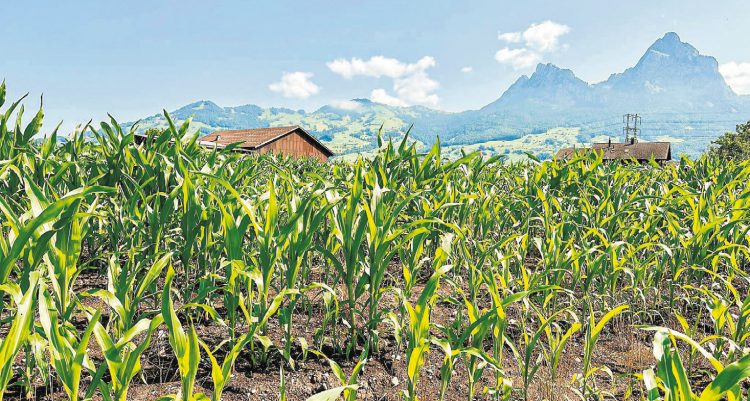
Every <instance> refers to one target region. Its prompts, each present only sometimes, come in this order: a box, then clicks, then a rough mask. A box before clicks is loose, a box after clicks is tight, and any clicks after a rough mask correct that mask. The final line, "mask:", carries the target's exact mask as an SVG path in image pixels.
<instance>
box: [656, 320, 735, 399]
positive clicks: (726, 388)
mask: <svg viewBox="0 0 750 401" xmlns="http://www.w3.org/2000/svg"><path fill="white" fill-rule="evenodd" d="M655 330H657V331H656V333H655V335H654V356H655V357H656V359H657V360H658V363H657V370H656V373H654V371H653V369H647V370H645V371H644V372H643V380H644V383H645V386H646V390H647V392H648V400H649V401H657V400H663V401H719V400H721V399H723V398H724V397H725V396H726V398H727V400H729V401H741V400H742V389H741V388H740V384H741V383H742V381H743V380H745V379H746V378H747V377H750V354H748V355H745V356H744V357H742V358H741V359H740V360H738V361H737V362H734V363H732V364H729V365H727V366H722V365H721V363H719V362H718V361H716V360H714V359H709V360H710V361H711V363H712V364H713V365H714V368H715V369H716V370H717V375H716V377H714V379H713V380H712V381H711V382H710V383H709V384H708V386H706V388H705V389H704V390H703V391H702V392H701V393H700V396H698V395H696V394H695V393H693V390H692V388H691V386H690V380H689V378H688V375H687V371H686V370H685V368H684V366H683V365H682V360H681V359H680V354H679V352H678V349H677V345H676V339H678V338H679V339H682V340H685V341H687V342H688V344H690V345H691V346H693V347H698V350H699V351H700V352H701V353H702V354H703V355H706V356H708V355H710V354H709V353H708V351H706V350H705V349H703V348H702V347H700V345H698V344H697V343H696V342H695V341H693V340H692V339H690V338H689V337H687V336H685V335H683V334H680V333H676V332H674V331H672V330H668V329H663V328H655ZM660 389H661V391H663V392H664V397H663V398H662V397H661V396H660V392H659V390H660Z"/></svg>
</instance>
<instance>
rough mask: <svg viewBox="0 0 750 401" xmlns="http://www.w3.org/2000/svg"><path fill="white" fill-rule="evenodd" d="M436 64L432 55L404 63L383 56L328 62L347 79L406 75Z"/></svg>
mask: <svg viewBox="0 0 750 401" xmlns="http://www.w3.org/2000/svg"><path fill="white" fill-rule="evenodd" d="M435 64H436V63H435V59H434V58H432V57H430V56H425V57H422V58H421V59H419V60H418V61H417V62H416V63H413V64H407V63H403V62H401V61H399V60H397V59H395V58H388V57H383V56H374V57H370V59H369V60H362V59H360V58H356V57H354V58H352V59H351V60H346V59H343V58H340V59H336V60H334V61H331V62H329V63H326V65H327V66H328V68H329V69H330V70H331V71H333V72H335V73H336V74H339V75H341V76H342V77H344V78H346V79H352V78H353V77H355V76H357V75H364V76H369V77H375V78H380V77H389V78H399V77H402V76H404V75H408V74H414V73H417V72H420V71H424V70H426V69H428V68H430V67H434V66H435Z"/></svg>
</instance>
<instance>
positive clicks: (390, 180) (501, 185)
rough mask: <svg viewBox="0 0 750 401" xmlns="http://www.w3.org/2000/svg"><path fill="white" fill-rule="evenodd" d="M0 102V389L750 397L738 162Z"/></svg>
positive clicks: (194, 394)
mask: <svg viewBox="0 0 750 401" xmlns="http://www.w3.org/2000/svg"><path fill="white" fill-rule="evenodd" d="M4 100H5V90H4V85H3V87H2V88H0V109H1V110H2V111H0V177H2V179H1V180H0V210H1V211H2V213H1V214H0V216H1V217H0V222H1V223H2V224H1V225H0V230H2V232H1V233H0V295H1V298H0V299H2V302H0V318H1V320H0V338H2V343H1V344H0V362H2V363H1V364H0V366H2V368H1V369H0V390H2V391H1V392H0V393H1V394H3V396H4V397H5V399H8V400H10V399H13V400H15V399H25V398H28V399H55V400H61V399H62V400H87V399H96V400H118V401H119V400H153V399H159V398H161V397H164V398H165V399H176V400H185V401H189V400H202V399H212V400H219V399H224V400H248V399H250V400H277V399H280V400H305V399H310V400H317V401H320V400H335V399H345V400H355V399H360V400H399V399H405V400H417V399H421V400H423V401H427V400H435V399H445V400H472V399H488V400H504V399H509V400H523V399H529V400H567V399H570V400H577V399H581V400H601V399H612V400H622V399H634V400H642V399H644V400H658V399H664V400H673V401H675V400H719V399H722V398H723V397H725V398H726V399H729V400H744V399H746V398H747V392H748V386H749V383H748V379H747V376H748V375H749V374H750V352H749V350H748V347H749V346H750V344H749V343H748V338H750V322H748V320H749V319H750V296H748V288H749V287H750V286H749V281H748V278H749V277H748V270H749V269H748V266H749V262H748V260H749V259H748V257H749V254H750V248H748V245H750V244H749V240H750V234H749V231H750V212H748V207H750V189H749V188H748V185H747V181H748V178H749V176H750V164H748V163H747V162H745V163H741V164H739V163H735V162H720V161H718V160H713V159H708V158H702V159H699V160H695V161H690V160H687V159H684V160H682V161H680V162H679V163H676V164H671V165H667V166H664V167H659V166H649V165H626V164H622V165H620V164H603V163H602V162H601V160H599V159H597V158H596V157H595V156H594V155H589V156H587V157H586V158H580V159H575V160H571V161H567V162H560V161H546V162H538V161H534V160H528V161H524V162H509V161H504V160H503V159H502V158H498V157H492V158H488V157H484V158H483V157H481V156H480V155H479V154H478V153H470V154H468V155H466V156H462V157H460V158H458V159H455V160H453V161H446V160H444V159H443V154H441V149H440V148H439V147H438V146H435V147H433V148H432V149H431V150H430V151H429V152H427V153H425V154H419V153H417V151H416V149H415V147H414V146H412V145H408V144H407V142H403V143H401V144H400V145H399V144H383V146H382V147H381V150H380V151H379V152H378V153H377V154H376V155H375V156H374V157H373V158H371V159H367V160H364V159H359V160H355V161H338V162H332V163H329V164H320V163H318V162H316V161H313V160H292V159H287V158H282V157H276V156H272V155H267V154H266V155H262V156H257V157H249V156H243V155H239V154H232V153H223V152H221V151H219V152H217V151H214V150H205V149H202V148H201V147H199V146H198V145H197V144H196V143H195V139H196V138H195V135H194V134H192V133H191V132H188V129H187V127H188V125H187V124H188V123H189V122H186V124H184V125H182V126H181V127H175V126H174V125H172V124H171V123H170V124H168V128H167V129H166V130H165V131H164V133H163V134H162V135H161V136H159V137H156V138H153V140H151V141H147V142H146V143H143V144H136V143H135V141H134V139H135V138H134V135H133V131H123V130H122V129H121V128H120V127H119V125H118V124H117V122H116V121H114V120H112V121H108V122H103V123H101V125H100V126H97V127H95V128H92V127H89V126H87V127H82V128H81V129H80V130H77V131H76V132H75V133H74V134H72V135H71V136H70V137H69V138H68V140H67V141H65V142H62V143H58V141H57V138H56V134H55V133H54V132H52V131H51V130H46V131H44V132H45V133H47V134H49V135H48V136H47V138H46V139H45V140H43V141H41V142H38V141H35V140H34V139H33V138H34V137H35V136H36V135H38V134H39V133H40V129H41V123H42V120H43V115H42V112H41V111H39V113H38V114H36V115H35V116H33V117H31V118H23V119H22V118H21V116H20V115H21V113H22V108H20V106H17V105H16V104H5V105H3V104H4V103H5V102H4ZM165 117H166V119H167V120H168V121H171V120H169V117H168V116H165ZM26 120H30V123H29V124H28V125H26V124H21V123H20V121H26ZM84 131H86V132H89V133H92V134H94V135H95V136H96V140H95V141H89V140H87V139H86V138H85V136H84V135H83V133H84ZM3 396H0V400H1V399H2V398H3Z"/></svg>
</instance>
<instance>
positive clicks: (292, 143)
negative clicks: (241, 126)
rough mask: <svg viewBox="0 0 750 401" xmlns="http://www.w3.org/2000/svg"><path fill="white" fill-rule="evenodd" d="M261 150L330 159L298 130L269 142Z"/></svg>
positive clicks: (262, 151)
mask: <svg viewBox="0 0 750 401" xmlns="http://www.w3.org/2000/svg"><path fill="white" fill-rule="evenodd" d="M260 152H261V153H266V152H274V153H283V154H287V155H291V156H295V157H301V156H307V157H317V158H318V159H320V160H321V161H326V160H328V157H327V156H326V155H325V154H324V153H323V152H321V151H320V150H319V149H318V148H317V147H315V145H313V144H312V143H311V142H310V141H309V140H307V139H306V138H305V137H303V136H302V135H300V134H299V133H297V132H293V133H291V134H289V135H287V136H285V137H283V138H280V139H278V140H275V141H273V142H271V143H269V144H268V145H266V146H264V147H262V148H261V149H260Z"/></svg>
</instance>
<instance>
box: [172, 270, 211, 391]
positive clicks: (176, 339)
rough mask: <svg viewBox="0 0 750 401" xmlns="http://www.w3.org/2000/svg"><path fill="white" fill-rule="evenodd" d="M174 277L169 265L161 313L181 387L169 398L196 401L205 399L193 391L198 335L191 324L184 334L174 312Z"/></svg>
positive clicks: (196, 364)
mask: <svg viewBox="0 0 750 401" xmlns="http://www.w3.org/2000/svg"><path fill="white" fill-rule="evenodd" d="M174 275H175V272H174V269H173V268H172V266H171V265H170V266H169V268H168V270H167V277H166V281H165V282H164V291H163V292H162V307H161V313H162V316H163V318H164V323H165V324H166V325H167V329H168V332H169V345H170V346H171V347H172V351H174V354H175V357H176V358H177V365H178V366H179V369H180V380H181V384H182V386H181V389H180V391H179V392H178V393H177V394H175V395H173V396H171V397H169V398H170V399H173V400H181V401H197V400H201V399H204V398H207V397H206V396H205V395H203V394H202V393H198V394H195V393H194V390H193V386H194V385H195V377H196V375H197V374H198V363H199V362H200V358H201V356H200V352H201V351H200V343H199V340H198V335H197V334H196V332H195V327H194V326H193V325H192V324H191V325H190V326H189V327H188V330H187V332H185V329H184V328H183V326H182V323H180V320H179V318H178V317H177V313H176V312H175V310H174V305H173V304H172V294H171V291H172V279H173V278H174Z"/></svg>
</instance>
